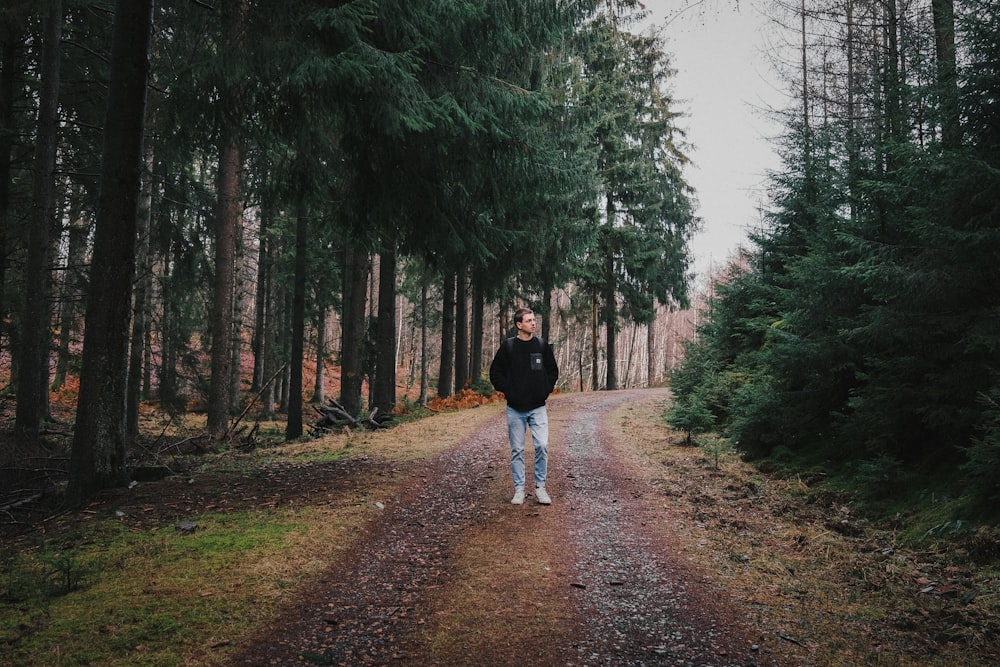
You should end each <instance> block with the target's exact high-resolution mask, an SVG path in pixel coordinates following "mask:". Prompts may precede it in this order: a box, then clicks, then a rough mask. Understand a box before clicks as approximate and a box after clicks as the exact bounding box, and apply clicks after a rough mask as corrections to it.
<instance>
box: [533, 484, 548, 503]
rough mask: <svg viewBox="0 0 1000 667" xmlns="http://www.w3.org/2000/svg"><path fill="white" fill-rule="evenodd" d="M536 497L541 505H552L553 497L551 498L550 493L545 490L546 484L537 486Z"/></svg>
mask: <svg viewBox="0 0 1000 667" xmlns="http://www.w3.org/2000/svg"><path fill="white" fill-rule="evenodd" d="M535 499H536V500H537V501H538V504H539V505H551V504H552V499H551V498H549V494H548V493H547V492H546V491H545V487H544V486H536V487H535Z"/></svg>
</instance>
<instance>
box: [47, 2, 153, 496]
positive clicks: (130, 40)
mask: <svg viewBox="0 0 1000 667" xmlns="http://www.w3.org/2000/svg"><path fill="white" fill-rule="evenodd" d="M152 15H153V0H117V2H116V3H115V19H114V28H113V35H114V37H113V40H112V47H111V80H110V84H109V87H108V104H107V114H106V117H105V124H104V127H105V128H107V131H106V132H105V133H104V148H103V153H102V158H101V189H100V194H99V196H98V202H97V225H96V231H95V236H94V256H93V262H92V265H91V275H90V291H89V293H88V298H87V314H86V324H85V334H84V349H83V366H82V369H81V373H80V398H79V401H78V405H77V413H76V427H75V431H74V436H73V449H72V452H71V455H70V476H69V486H68V487H67V490H66V497H67V501H68V502H70V503H74V504H75V503H79V502H81V501H82V500H83V499H85V498H87V497H88V496H90V495H91V494H92V493H94V492H95V491H97V490H99V489H102V488H107V487H111V486H117V485H121V484H125V483H126V482H127V481H128V472H127V470H126V466H125V463H126V462H125V444H126V443H125V386H126V370H127V361H128V357H127V355H128V332H129V318H130V315H131V305H132V304H131V290H132V278H133V274H134V271H135V230H136V216H137V211H138V199H139V185H140V174H141V171H142V164H141V163H142V138H143V121H144V116H145V107H146V81H147V78H148V75H149V44H150V35H151V31H152V30H151V29H152Z"/></svg>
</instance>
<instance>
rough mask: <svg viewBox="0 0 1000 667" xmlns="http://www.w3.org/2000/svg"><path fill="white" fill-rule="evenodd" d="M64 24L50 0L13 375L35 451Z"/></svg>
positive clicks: (58, 2) (24, 434)
mask: <svg viewBox="0 0 1000 667" xmlns="http://www.w3.org/2000/svg"><path fill="white" fill-rule="evenodd" d="M62 25H63V3H62V0H50V2H49V12H48V16H47V18H46V21H45V37H44V40H43V45H42V56H41V89H40V90H39V99H38V133H37V137H36V143H35V165H34V178H33V181H32V215H31V228H30V230H29V232H28V253H27V259H26V262H25V267H24V289H25V299H24V309H23V311H22V313H23V314H22V318H21V353H20V355H19V367H20V372H19V373H18V376H17V413H16V420H15V422H14V433H15V442H17V443H18V444H19V446H20V447H26V448H33V447H35V446H36V445H37V444H38V435H39V429H40V428H41V423H42V419H43V417H44V416H45V415H46V414H47V413H48V407H47V406H48V391H49V346H50V342H51V339H52V333H51V329H52V313H51V305H50V298H49V296H50V294H49V292H50V285H51V275H50V273H49V266H50V264H51V261H50V245H51V239H52V228H53V226H54V224H55V221H54V217H55V170H56V142H57V139H58V136H59V54H60V42H61V40H62Z"/></svg>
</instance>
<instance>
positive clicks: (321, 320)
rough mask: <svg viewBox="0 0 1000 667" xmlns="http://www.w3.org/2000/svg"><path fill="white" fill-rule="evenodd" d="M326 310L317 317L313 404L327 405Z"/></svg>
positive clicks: (320, 311)
mask: <svg viewBox="0 0 1000 667" xmlns="http://www.w3.org/2000/svg"><path fill="white" fill-rule="evenodd" d="M326 312H327V311H326V308H325V307H321V308H320V309H319V313H318V314H317V315H316V377H315V381H314V382H313V396H312V402H313V403H318V404H320V405H322V404H323V403H326Z"/></svg>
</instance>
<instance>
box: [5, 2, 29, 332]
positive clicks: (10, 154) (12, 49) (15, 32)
mask: <svg viewBox="0 0 1000 667" xmlns="http://www.w3.org/2000/svg"><path fill="white" fill-rule="evenodd" d="M23 29H24V26H23V25H20V24H15V23H14V19H13V17H7V16H0V30H2V33H0V128H2V129H0V248H3V250H2V251H0V345H2V341H3V335H4V329H5V327H4V324H5V320H6V318H5V317H4V316H3V314H5V313H6V312H7V297H6V285H7V254H8V252H9V250H8V249H9V248H10V242H9V240H8V239H9V237H10V226H11V225H10V217H11V216H10V208H11V206H10V184H11V166H12V164H13V159H14V136H15V134H14V132H13V129H14V90H15V88H16V81H17V77H18V75H19V74H20V72H21V64H22V63H21V59H20V58H19V57H18V49H19V48H21V45H22V44H23V42H24V40H23ZM0 349H2V347H0Z"/></svg>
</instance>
